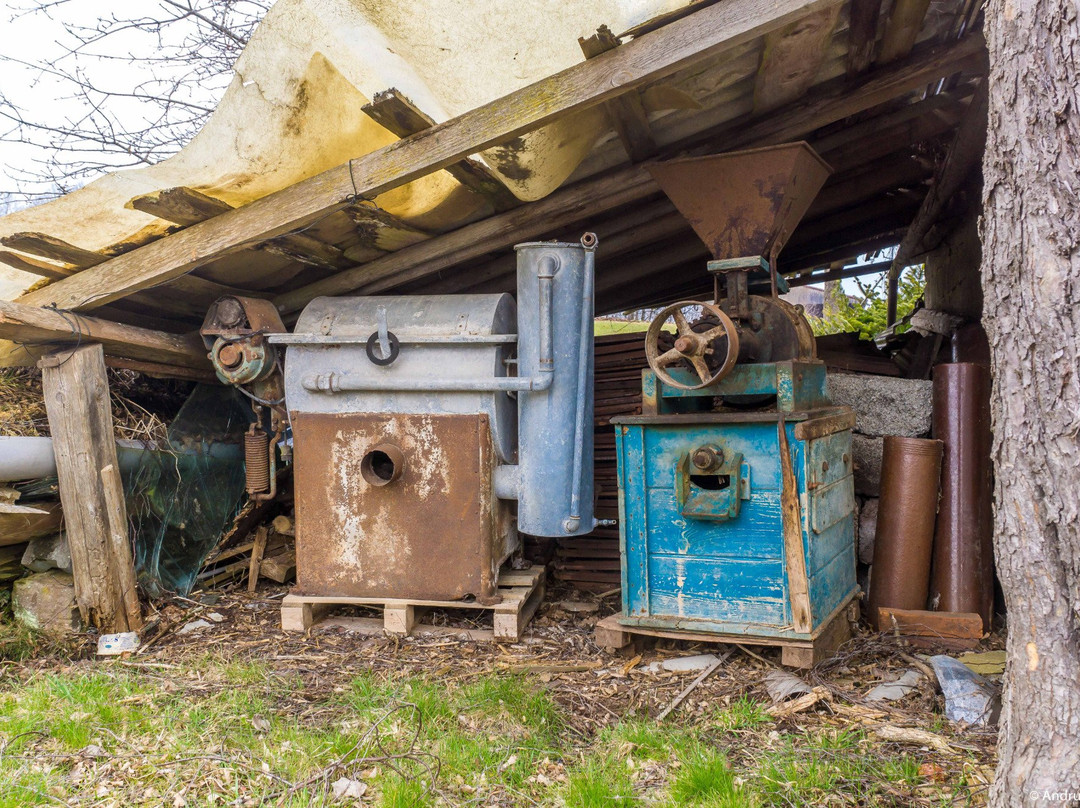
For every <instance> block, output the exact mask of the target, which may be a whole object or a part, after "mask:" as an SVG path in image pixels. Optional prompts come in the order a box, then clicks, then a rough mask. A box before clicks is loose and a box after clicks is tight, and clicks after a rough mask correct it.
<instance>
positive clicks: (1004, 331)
mask: <svg viewBox="0 0 1080 808" xmlns="http://www.w3.org/2000/svg"><path fill="white" fill-rule="evenodd" d="M1078 13H1080V12H1078V6H1077V4H1076V2H1075V0H989V2H988V3H987V6H986V9H985V14H986V17H985V19H986V28H987V45H988V48H989V52H990V76H989V91H990V103H989V107H990V110H989V133H988V137H987V142H986V153H985V156H984V158H983V173H984V186H983V187H984V190H983V207H984V219H983V223H982V243H983V260H982V278H983V292H984V301H985V302H984V322H985V324H986V327H987V331H988V333H989V336H990V343H991V346H992V351H993V369H994V403H993V423H994V435H995V439H994V460H995V467H996V478H997V482H996V491H995V500H996V502H995V542H994V544H995V548H994V549H995V555H996V560H997V567H998V574H999V576H1000V578H1001V585H1002V588H1003V589H1004V592H1005V600H1006V604H1007V607H1008V629H1009V631H1008V665H1007V668H1006V675H1005V682H1006V688H1005V700H1004V706H1003V710H1002V724H1001V739H1000V745H999V755H1000V757H999V763H998V770H997V777H996V780H995V783H994V787H993V790H992V792H991V804H992V805H994V806H1018V805H1039V804H1053V805H1077V804H1078V803H1080V800H1078V799H1076V794H1077V792H1080V438H1078V435H1080V376H1078V358H1080V198H1078V194H1080V107H1078V104H1080V96H1078V82H1077V77H1076V76H1077V67H1078V64H1077V62H1078V58H1077V57H1078V55H1080V23H1078ZM1061 792H1069V793H1071V795H1072V798H1071V799H1070V798H1068V797H1066V798H1065V799H1062V797H1061V796H1060V795H1061ZM1055 794H1056V795H1059V796H1057V797H1054V795H1055ZM1048 797H1049V800H1048ZM1051 800H1052V802H1051Z"/></svg>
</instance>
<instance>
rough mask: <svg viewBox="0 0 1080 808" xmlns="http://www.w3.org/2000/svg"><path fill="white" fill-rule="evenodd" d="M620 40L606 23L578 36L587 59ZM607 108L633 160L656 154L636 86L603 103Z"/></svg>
mask: <svg viewBox="0 0 1080 808" xmlns="http://www.w3.org/2000/svg"><path fill="white" fill-rule="evenodd" d="M620 44H621V43H620V41H619V38H618V37H617V36H615V35H614V34H613V33H611V29H610V28H608V27H607V26H606V25H601V26H600V27H599V28H597V29H596V33H595V34H593V35H592V36H589V37H578V46H579V47H580V48H581V52H582V53H584V54H585V58H586V59H592V58H595V57H597V56H599V55H600V54H601V53H606V52H607V51H609V50H612V49H613V48H616V47H618V46H619V45H620ZM604 111H605V112H606V113H607V116H608V119H609V120H610V121H611V126H612V128H613V129H614V130H615V134H616V135H618V136H619V141H620V142H621V143H622V145H623V148H624V149H626V154H627V156H628V157H629V158H630V162H632V163H640V162H641V161H642V160H646V159H648V158H650V157H652V156H653V155H655V154H656V152H657V150H658V149H657V145H656V140H655V139H654V138H653V135H652V130H651V129H649V116H648V115H647V114H646V113H645V106H644V104H642V103H641V95H640V93H638V91H637V90H631V91H629V92H627V93H623V94H622V95H620V96H617V97H615V98H613V99H611V100H610V101H608V102H607V103H606V104H604Z"/></svg>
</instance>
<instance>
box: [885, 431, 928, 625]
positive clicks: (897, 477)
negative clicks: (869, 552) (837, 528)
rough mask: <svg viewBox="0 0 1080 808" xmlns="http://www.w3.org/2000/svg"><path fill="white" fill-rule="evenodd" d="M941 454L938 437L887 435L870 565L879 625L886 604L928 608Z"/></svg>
mask: <svg viewBox="0 0 1080 808" xmlns="http://www.w3.org/2000/svg"><path fill="white" fill-rule="evenodd" d="M941 455H942V444H941V441H939V440H923V439H921V438H900V437H894V436H888V437H886V438H885V447H884V453H883V455H882V462H881V499H880V500H879V501H878V518H877V532H876V534H875V536H874V564H873V566H872V567H871V570H870V598H869V611H870V615H869V617H870V623H871V625H874V626H877V620H878V614H877V610H878V608H879V607H882V606H891V607H893V608H896V609H925V608H926V596H927V592H928V590H929V587H930V559H931V554H932V543H933V539H934V521H935V519H936V516H937V504H938V488H939V483H940V479H941ZM880 628H882V629H885V628H887V627H886V626H881V627H880Z"/></svg>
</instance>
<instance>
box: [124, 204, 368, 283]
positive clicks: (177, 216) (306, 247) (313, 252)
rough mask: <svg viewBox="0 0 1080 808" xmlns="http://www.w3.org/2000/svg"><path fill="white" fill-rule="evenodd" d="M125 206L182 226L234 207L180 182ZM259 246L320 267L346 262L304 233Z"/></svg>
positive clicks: (329, 246)
mask: <svg viewBox="0 0 1080 808" xmlns="http://www.w3.org/2000/svg"><path fill="white" fill-rule="evenodd" d="M128 205H129V206H130V207H132V208H134V209H135V210H138V211H142V212H143V213H147V214H149V215H151V216H156V217H157V218H159V219H164V220H165V221H167V222H172V223H173V224H178V225H180V226H181V227H190V226H191V225H193V224H198V223H199V222H205V221H206V220H207V219H212V218H214V217H215V216H220V215H221V214H223V213H228V212H229V211H230V210H233V206H232V205H230V204H229V203H228V202H222V201H221V200H220V199H215V198H214V197H212V196H207V195H206V194H204V193H202V192H200V191H196V190H194V189H193V188H186V187H184V186H182V185H181V186H177V187H175V188H166V189H164V190H162V191H154V192H153V193H149V194H144V195H143V196H137V197H135V198H134V199H132V200H130V201H129V202H128ZM258 247H259V248H260V249H264V250H266V251H267V252H272V253H275V254H276V255H280V256H282V257H284V258H288V259H289V260H291V261H299V262H300V263H302V264H307V265H309V266H315V267H319V268H321V269H343V268H344V267H345V266H347V265H348V261H347V260H346V259H345V257H344V256H343V255H342V252H341V250H339V249H338V248H337V247H335V246H334V245H333V244H327V243H326V242H323V241H319V240H318V239H317V238H312V237H311V236H309V235H306V234H304V233H291V234H290V235H287V236H282V237H281V238H277V239H274V240H272V241H268V242H266V243H264V244H260V245H258Z"/></svg>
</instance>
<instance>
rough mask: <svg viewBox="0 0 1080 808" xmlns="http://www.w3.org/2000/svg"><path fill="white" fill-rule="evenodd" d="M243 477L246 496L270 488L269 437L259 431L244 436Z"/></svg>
mask: <svg viewBox="0 0 1080 808" xmlns="http://www.w3.org/2000/svg"><path fill="white" fill-rule="evenodd" d="M244 476H245V478H246V480H247V492H248V494H259V493H262V492H263V491H266V490H268V489H269V488H270V436H269V435H267V434H266V433H265V432H263V431H262V430H261V429H260V430H258V431H257V432H248V433H245V435H244Z"/></svg>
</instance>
